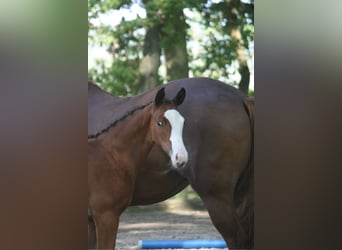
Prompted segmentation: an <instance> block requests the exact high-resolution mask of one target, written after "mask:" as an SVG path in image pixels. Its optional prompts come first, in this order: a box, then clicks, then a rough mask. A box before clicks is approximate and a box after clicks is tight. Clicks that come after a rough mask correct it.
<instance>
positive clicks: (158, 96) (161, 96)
mask: <svg viewBox="0 0 342 250" xmlns="http://www.w3.org/2000/svg"><path fill="white" fill-rule="evenodd" d="M164 97H165V88H161V89H160V90H159V91H158V93H157V94H156V98H155V99H154V104H155V105H156V106H159V105H161V104H163V101H164Z"/></svg>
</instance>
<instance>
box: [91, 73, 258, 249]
mask: <svg viewBox="0 0 342 250" xmlns="http://www.w3.org/2000/svg"><path fill="white" fill-rule="evenodd" d="M164 86H166V87H167V90H168V93H170V94H171V95H172V94H175V93H177V91H178V90H179V89H180V88H185V90H186V92H187V97H186V99H185V100H184V102H183V104H182V105H181V106H180V107H179V111H180V112H181V113H182V114H183V115H184V117H186V122H185V124H184V131H183V140H184V144H185V146H186V148H187V150H188V154H189V162H188V164H187V165H185V166H183V167H182V168H177V169H175V168H170V164H169V159H168V157H167V156H165V154H164V153H163V150H161V149H160V147H158V146H154V147H152V149H151V151H150V153H149V155H148V157H147V159H146V161H144V162H141V163H140V166H139V167H138V173H137V176H136V180H135V185H134V192H133V197H132V200H131V202H130V205H131V206H134V205H148V204H153V203H157V202H160V201H163V200H166V199H168V198H169V197H172V196H173V195H175V194H177V193H178V192H180V191H181V190H182V189H184V188H185V187H186V186H187V185H189V184H190V185H191V186H192V188H193V189H194V190H195V191H196V192H197V193H198V195H199V196H200V197H201V199H202V200H203V202H204V204H205V206H206V207H207V209H208V212H209V215H210V218H211V220H212V222H213V224H214V226H215V227H216V229H217V230H218V231H219V233H220V234H221V235H222V237H223V238H224V240H225V241H226V243H227V245H228V247H229V249H252V248H254V195H253V190H254V184H253V180H254V150H253V148H254V140H253V137H254V135H253V134H254V99H253V98H249V97H246V96H245V95H244V94H243V93H242V92H240V91H239V90H237V89H236V88H234V87H232V86H230V85H227V84H225V83H223V82H220V81H217V80H213V79H209V78H186V79H180V80H175V81H172V82H170V83H168V84H166V85H164ZM159 89H160V87H156V88H154V89H152V90H151V91H148V92H146V93H144V94H141V95H138V96H134V97H125V98H118V97H114V96H112V95H110V94H108V93H106V92H105V91H103V90H101V89H100V88H99V87H97V86H96V85H93V84H88V134H91V133H95V132H96V131H99V130H101V129H102V128H103V127H106V126H107V125H108V124H109V123H110V122H111V121H112V120H113V110H114V111H115V112H121V113H125V112H127V110H131V109H133V108H134V107H137V106H139V105H142V104H144V103H146V102H148V101H151V100H152V99H153V97H154V95H155V93H157V92H158V90H159ZM93 229H94V223H93V220H92V217H91V213H90V212H89V217H88V232H89V234H88V236H89V241H88V244H89V246H91V245H92V244H93V243H94V241H96V239H95V237H94V233H92V232H93Z"/></svg>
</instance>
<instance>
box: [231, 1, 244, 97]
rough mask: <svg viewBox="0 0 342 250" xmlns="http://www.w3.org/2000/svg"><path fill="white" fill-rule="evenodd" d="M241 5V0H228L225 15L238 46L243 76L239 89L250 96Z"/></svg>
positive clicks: (238, 56)
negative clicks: (241, 22)
mask: <svg viewBox="0 0 342 250" xmlns="http://www.w3.org/2000/svg"><path fill="white" fill-rule="evenodd" d="M240 4H241V2H240V1H239V0H226V6H227V11H226V12H225V14H226V17H227V19H228V22H227V29H228V30H229V31H230V37H231V39H232V42H233V43H234V44H235V46H236V48H235V51H236V55H237V57H236V58H237V60H238V62H239V73H240V75H241V80H240V82H239V89H240V90H241V91H242V92H244V93H245V94H248V89H249V77H250V72H249V68H248V65H247V59H246V54H245V46H244V43H243V40H242V37H241V32H240V29H239V25H238V16H237V14H238V8H239V5H240Z"/></svg>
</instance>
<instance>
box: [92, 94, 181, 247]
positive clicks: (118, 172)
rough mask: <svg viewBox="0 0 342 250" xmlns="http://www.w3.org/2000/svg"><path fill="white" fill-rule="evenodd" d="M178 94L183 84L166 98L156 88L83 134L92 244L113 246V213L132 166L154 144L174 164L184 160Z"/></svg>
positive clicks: (127, 195) (125, 202) (120, 207)
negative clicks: (93, 235)
mask: <svg viewBox="0 0 342 250" xmlns="http://www.w3.org/2000/svg"><path fill="white" fill-rule="evenodd" d="M184 98H185V90H184V88H182V89H181V90H180V91H179V92H178V93H177V94H176V96H175V97H174V98H173V99H172V100H168V99H166V98H165V89H164V88H161V89H160V90H159V91H158V92H157V94H156V95H155V98H154V101H153V102H147V103H145V104H143V105H141V106H137V107H135V108H134V109H131V110H129V111H127V112H126V113H125V114H124V115H120V117H117V118H116V119H115V120H113V121H112V122H111V124H110V125H109V126H107V127H105V128H104V129H102V130H100V131H98V132H96V133H93V134H90V135H88V192H89V208H90V210H91V213H92V216H93V218H94V222H95V226H96V238H97V248H98V249H114V248H115V239H116V233H117V228H118V223H119V217H120V215H121V213H122V212H123V211H124V210H125V209H126V208H127V207H128V206H129V205H130V203H131V200H132V195H133V191H134V184H135V180H136V175H137V172H138V168H139V166H141V163H142V162H144V161H145V160H146V158H147V156H148V154H149V152H150V150H151V148H152V147H153V145H154V144H156V145H158V146H159V147H160V148H161V149H162V151H163V152H164V154H165V155H167V156H168V157H169V158H170V162H171V165H172V166H173V167H174V168H181V167H184V166H185V165H186V163H187V162H188V152H187V150H186V148H185V146H184V143H183V138H182V133H183V124H184V118H183V116H182V115H181V114H180V113H179V111H178V110H177V107H178V106H179V105H181V104H182V102H183V100H184ZM113 112H115V110H113Z"/></svg>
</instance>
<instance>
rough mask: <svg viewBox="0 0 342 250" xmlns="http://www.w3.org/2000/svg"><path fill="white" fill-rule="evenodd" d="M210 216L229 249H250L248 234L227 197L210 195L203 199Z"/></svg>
mask: <svg viewBox="0 0 342 250" xmlns="http://www.w3.org/2000/svg"><path fill="white" fill-rule="evenodd" d="M203 201H204V203H205V204H206V206H207V209H208V212H209V215H210V218H211V220H212V222H213V224H214V226H215V227H216V229H217V230H218V231H219V232H220V234H221V235H222V237H223V238H224V240H225V241H226V243H227V245H228V248H229V250H231V249H248V248H249V246H248V243H247V242H248V241H247V235H246V233H245V232H244V230H243V228H242V226H241V224H240V223H239V220H238V216H237V214H236V210H235V207H234V204H233V203H232V202H229V201H227V200H226V199H225V200H223V199H219V198H215V197H208V198H204V199H203Z"/></svg>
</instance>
